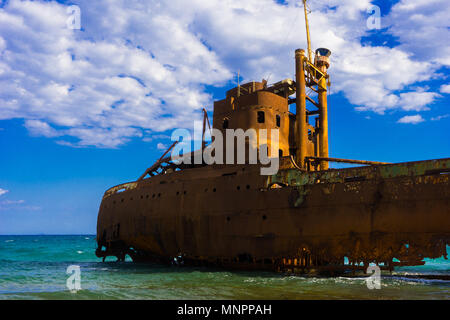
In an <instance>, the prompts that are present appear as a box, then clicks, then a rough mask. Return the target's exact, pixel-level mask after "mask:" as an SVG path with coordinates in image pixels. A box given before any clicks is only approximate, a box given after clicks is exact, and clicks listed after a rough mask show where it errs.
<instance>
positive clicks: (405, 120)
mask: <svg viewBox="0 0 450 320" xmlns="http://www.w3.org/2000/svg"><path fill="white" fill-rule="evenodd" d="M423 121H425V120H424V119H423V118H422V116H421V115H420V114H416V115H414V116H404V117H402V118H400V119H399V120H398V121H397V122H398V123H411V124H418V123H420V122H423Z"/></svg>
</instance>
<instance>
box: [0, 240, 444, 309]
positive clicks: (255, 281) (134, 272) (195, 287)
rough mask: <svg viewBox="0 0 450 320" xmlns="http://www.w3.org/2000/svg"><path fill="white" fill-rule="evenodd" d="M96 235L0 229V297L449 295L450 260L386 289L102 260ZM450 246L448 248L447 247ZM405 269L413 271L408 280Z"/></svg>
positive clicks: (357, 281)
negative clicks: (76, 271)
mask: <svg viewBox="0 0 450 320" xmlns="http://www.w3.org/2000/svg"><path fill="white" fill-rule="evenodd" d="M95 248H96V243H95V236H93V235H76V236H0V299H133V300H135V299H449V298H450V281H448V280H447V281H446V280H429V279H425V278H421V277H420V275H423V274H428V275H430V274H439V275H445V276H447V278H448V277H449V276H450V262H449V260H445V259H444V258H440V259H435V260H427V264H426V265H425V266H419V267H402V268H399V269H396V271H394V272H393V273H392V274H390V273H389V272H386V273H385V272H383V274H382V277H381V289H378V290H377V289H372V290H370V289H368V287H367V285H366V281H365V279H363V278H354V277H343V276H341V277H305V276H292V275H283V274H276V273H271V272H256V273H254V272H230V271H223V270H216V269H207V268H191V267H177V266H161V265H154V264H135V263H133V262H131V260H129V261H128V260H127V261H125V262H115V261H114V260H115V258H109V259H111V260H106V261H105V262H101V259H98V258H97V257H96V256H95V254H94V251H95ZM447 252H450V248H449V247H447ZM70 265H78V266H79V267H80V271H81V274H80V279H81V281H80V285H81V290H79V291H77V292H71V291H70V290H69V289H68V288H67V286H66V281H67V279H68V277H69V276H70V275H69V274H67V273H66V270H67V267H68V266H70ZM407 275H416V276H417V278H414V279H411V278H408V277H406V276H407Z"/></svg>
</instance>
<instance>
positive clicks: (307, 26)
mask: <svg viewBox="0 0 450 320" xmlns="http://www.w3.org/2000/svg"><path fill="white" fill-rule="evenodd" d="M303 8H304V10H305V25H306V40H307V42H308V58H309V61H310V62H311V63H312V62H313V61H312V51H311V39H310V37H309V24H308V12H307V10H306V0H303Z"/></svg>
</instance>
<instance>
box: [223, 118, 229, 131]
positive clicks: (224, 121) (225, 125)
mask: <svg viewBox="0 0 450 320" xmlns="http://www.w3.org/2000/svg"><path fill="white" fill-rule="evenodd" d="M222 128H223V129H228V119H223V123H222Z"/></svg>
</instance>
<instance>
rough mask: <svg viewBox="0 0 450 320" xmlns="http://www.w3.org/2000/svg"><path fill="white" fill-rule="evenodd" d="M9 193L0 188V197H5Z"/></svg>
mask: <svg viewBox="0 0 450 320" xmlns="http://www.w3.org/2000/svg"><path fill="white" fill-rule="evenodd" d="M7 192H9V191H8V190H5V189H2V188H0V196H1V195H4V194H5V193H7Z"/></svg>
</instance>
